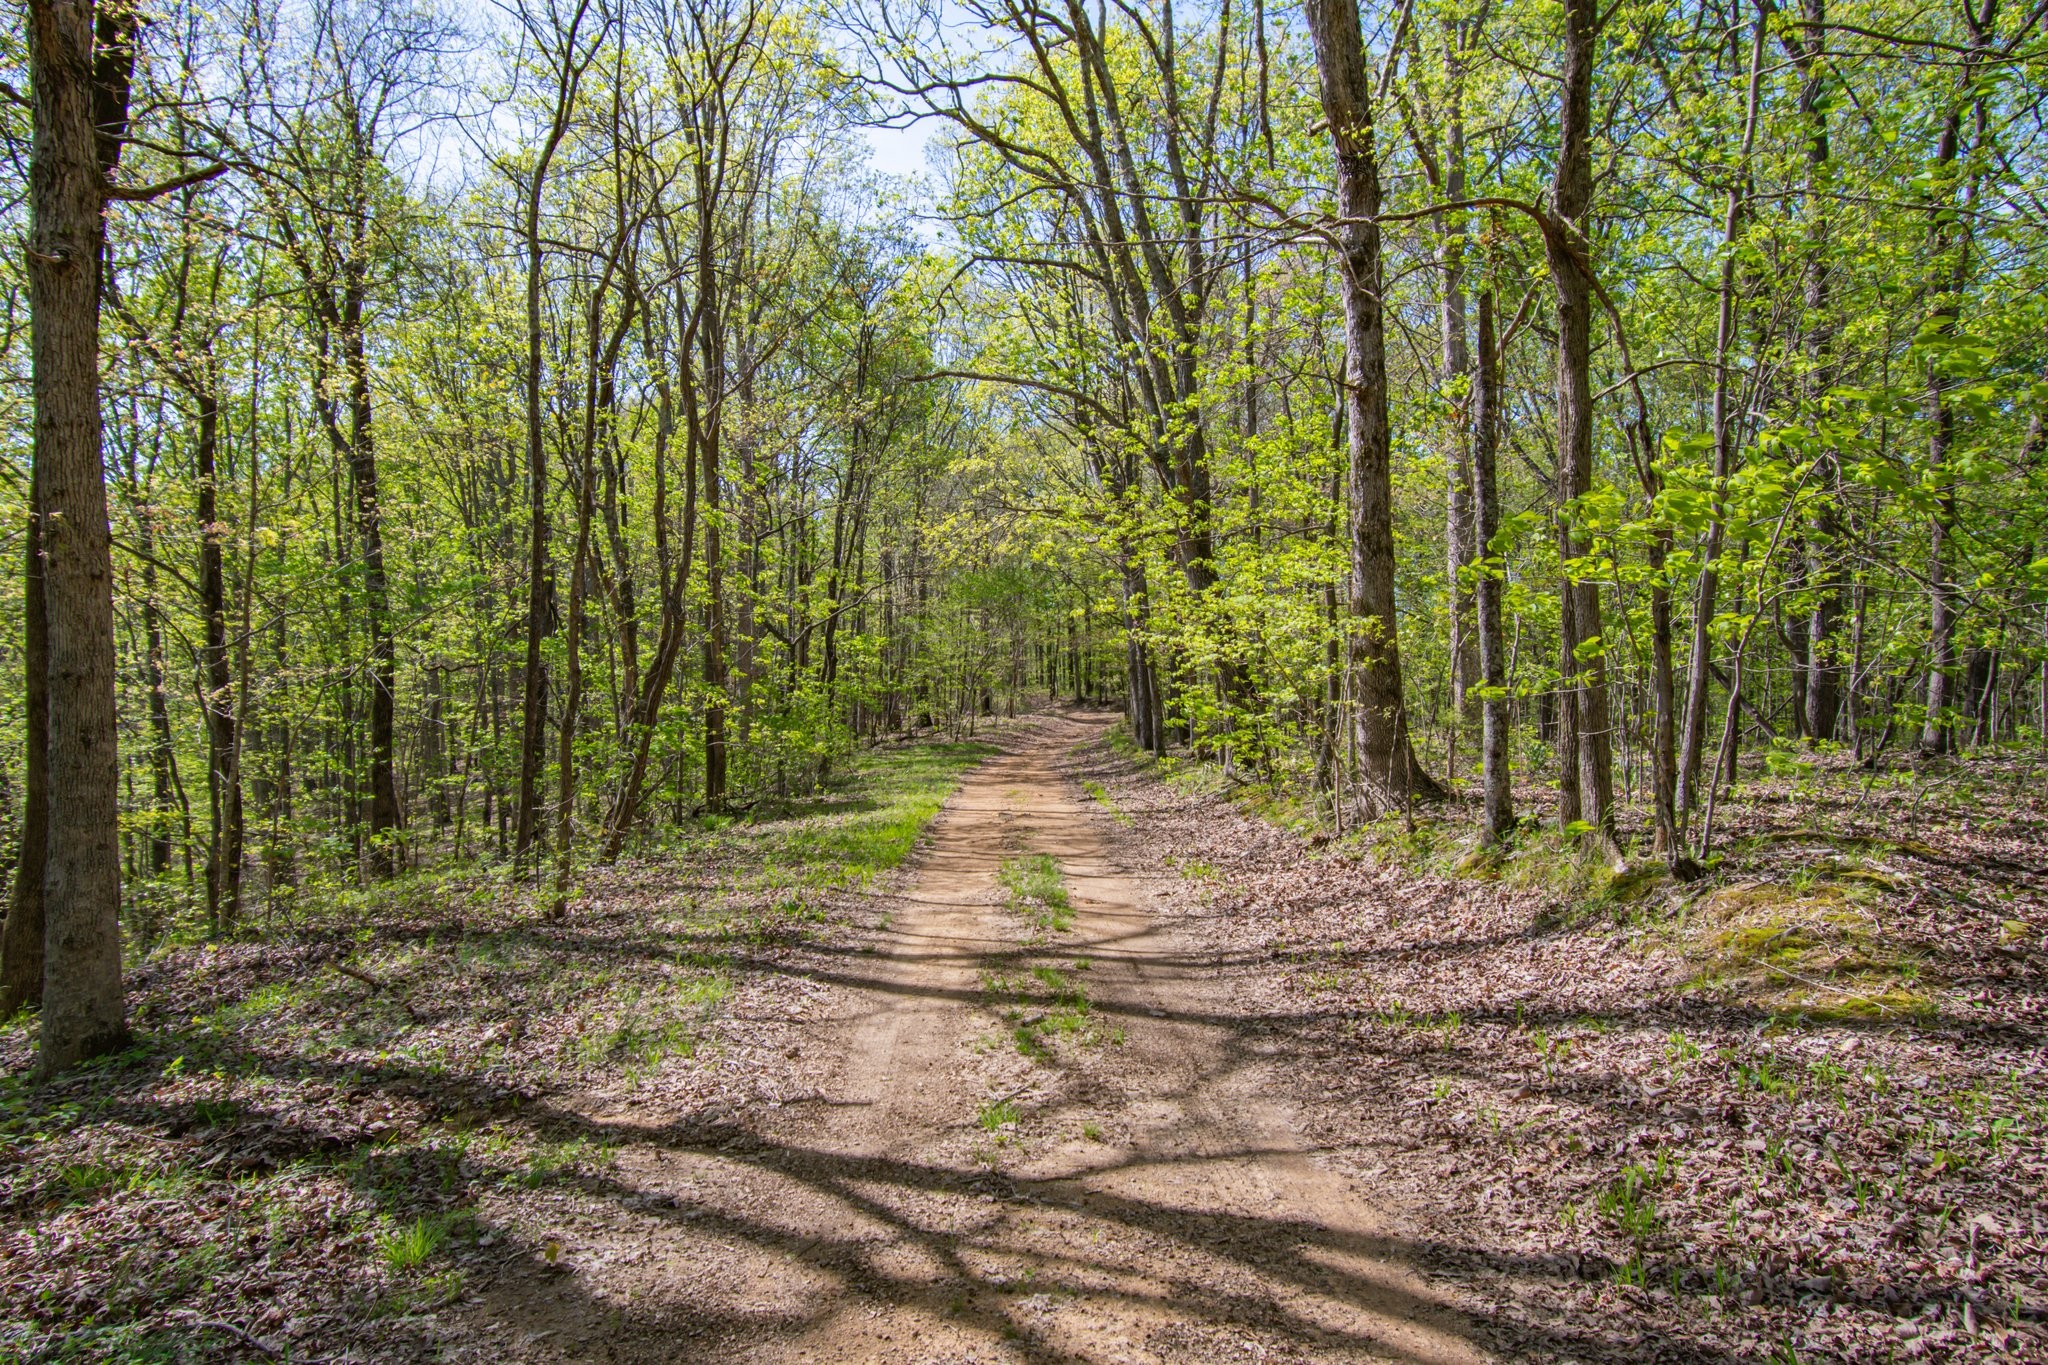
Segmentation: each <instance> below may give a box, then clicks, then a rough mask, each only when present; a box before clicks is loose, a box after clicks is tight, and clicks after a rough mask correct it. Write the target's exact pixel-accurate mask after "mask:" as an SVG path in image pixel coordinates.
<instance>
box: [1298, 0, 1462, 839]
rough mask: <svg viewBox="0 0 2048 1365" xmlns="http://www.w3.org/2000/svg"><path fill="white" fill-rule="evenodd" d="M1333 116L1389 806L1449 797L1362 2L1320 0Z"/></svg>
mask: <svg viewBox="0 0 2048 1365" xmlns="http://www.w3.org/2000/svg"><path fill="white" fill-rule="evenodd" d="M1308 16H1309V30H1310V32H1311V34H1312V35H1313V36H1314V39H1315V48H1316V66H1317V69H1318V70H1319V71H1320V72H1321V75H1322V98H1323V118H1324V119H1325V120H1326V121H1327V122H1328V124H1329V127H1330V144H1331V147H1332V150H1333V151H1334V153H1335V157H1336V163H1337V215H1338V221H1337V223H1336V224H1335V226H1334V228H1333V229H1332V236H1333V237H1334V239H1335V241H1336V243H1337V257H1338V271H1337V285H1338V291H1339V293H1340V294H1341V295H1342V297H1343V300H1344V343H1345V369H1344V411H1345V419H1346V420H1345V425H1346V433H1347V438H1348V441H1349V467H1348V473H1347V493H1348V506H1349V518H1348V522H1347V530H1348V533H1349V534H1348V544H1349V548H1350V556H1351V595H1350V602H1349V606H1350V614H1351V622H1350V627H1351V633H1350V636H1349V640H1350V651H1349V669H1350V672H1351V693H1352V695H1351V706H1352V716H1353V719H1352V724H1353V726H1354V728H1355V729H1356V731H1357V737H1358V739H1357V742H1358V751H1359V757H1360V762H1361V765H1362V767H1363V770H1364V776H1365V778H1366V780H1367V786H1366V798H1367V804H1368V805H1369V806H1371V807H1374V808H1376V809H1378V810H1380V811H1382V812H1385V811H1394V810H1399V809H1402V808H1403V807H1404V806H1405V805H1406V804H1407V803H1408V802H1409V801H1410V800H1411V799H1413V798H1416V797H1421V798H1424V799H1430V798H1434V797H1437V796H1439V795H1441V792H1440V790H1439V789H1438V787H1437V785H1436V782H1435V781H1434V780H1433V779H1432V778H1431V777H1430V776H1429V775H1428V774H1427V773H1425V772H1424V771H1423V770H1422V766H1421V765H1420V764H1419V763H1417V762H1416V760H1415V753H1414V749H1413V747H1412V746H1411V745H1410V743H1409V739H1408V705H1407V698H1406V697H1405V696H1404V695H1403V693H1402V689H1401V656H1400V649H1399V645H1398V641H1397V639H1396V636H1397V634H1398V632H1397V630H1396V626H1395V622H1396V619H1397V616H1396V611H1395V605H1394V526H1393V483H1392V474H1391V470H1390V465H1389V460H1390V458H1391V456H1390V450H1389V435H1388V429H1387V362H1386V324H1385V321H1384V317H1383V310H1382V305H1381V301H1380V295H1381V292H1382V289H1383V287H1384V282H1383V279H1382V270H1381V265H1380V229H1379V224H1378V223H1377V222H1376V221H1375V220H1376V219H1377V217H1378V215H1379V212H1380V181H1379V162H1378V154H1377V152H1376V151H1375V149H1374V147H1373V127H1372V91H1371V87H1370V85H1369V84H1368V82H1367V79H1366V71H1365V43H1364V39H1363V38H1362V37H1361V36H1360V34H1359V29H1358V5H1357V0H1310V3H1309V5H1308Z"/></svg>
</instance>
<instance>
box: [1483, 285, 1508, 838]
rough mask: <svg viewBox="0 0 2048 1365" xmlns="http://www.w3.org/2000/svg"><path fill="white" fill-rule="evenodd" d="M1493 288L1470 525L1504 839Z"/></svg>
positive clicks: (1495, 829)
mask: <svg viewBox="0 0 2048 1365" xmlns="http://www.w3.org/2000/svg"><path fill="white" fill-rule="evenodd" d="M1493 328H1494V323H1493V290H1492V289H1491V288H1487V289H1484V290H1482V291H1481V292H1480V295H1479V370H1478V373H1477V375H1476V376H1475V379H1476V380H1477V384H1476V385H1475V390H1476V391H1475V393H1474V395H1473V397H1474V402H1473V405H1472V524H1473V534H1474V539H1475V541H1476V545H1475V547H1474V549H1475V552H1476V553H1475V558H1476V560H1477V562H1478V564H1479V574H1478V577H1477V579H1476V580H1475V582H1474V583H1473V585H1472V595H1473V599H1474V606H1475V611H1474V616H1475V618H1476V619H1475V621H1474V624H1475V626H1476V627H1477V629H1476V631H1475V634H1477V636H1478V637H1479V639H1478V643H1479V674H1480V681H1481V682H1482V683H1483V684H1484V685H1485V688H1486V693H1485V697H1486V699H1485V702H1484V703H1483V707H1484V715H1485V721H1484V726H1485V729H1484V731H1483V737H1482V739H1481V741H1480V749H1479V757H1480V773H1481V779H1482V782H1483V785H1484V787H1485V791H1486V837H1487V838H1488V839H1489V840H1497V839H1501V838H1504V837H1506V835H1507V834H1508V832H1509V831H1510V830H1512V829H1513V828H1514V826H1515V807H1514V795H1513V792H1512V790H1511V786H1510V778H1509V774H1508V698H1507V640H1506V638H1505V636H1504V635H1503V633H1502V629H1501V596H1502V589H1503V588H1505V587H1506V586H1507V585H1506V584H1505V582H1503V581H1502V579H1500V578H1498V577H1496V576H1495V568H1494V565H1493V563H1492V562H1491V551H1490V546H1491V544H1492V541H1493V538H1494V537H1495V536H1496V535H1498V534H1499V533H1500V494H1499V491H1498V489H1497V488H1496V486H1495V481H1494V463H1495V458H1496V455H1497V453H1498V451H1499V448H1500V418H1501V411H1500V398H1501V364H1500V349H1499V346H1498V344H1497V342H1496V339H1495V337H1494V330H1493Z"/></svg>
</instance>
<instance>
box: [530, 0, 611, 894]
mask: <svg viewBox="0 0 2048 1365" xmlns="http://www.w3.org/2000/svg"><path fill="white" fill-rule="evenodd" d="M589 10H590V3H589V0H580V3H579V4H578V5H577V7H576V11H575V13H574V15H572V16H571V18H570V20H569V26H568V29H567V31H566V32H565V33H564V34H562V35H561V46H560V47H559V48H558V49H557V53H558V60H557V62H556V66H555V95H554V106H553V110H552V112H551V116H550V118H549V121H548V128H547V135H546V136H545V137H544V138H542V140H541V145H540V147H539V149H538V151H537V153H536V155H535V159H534V164H533V167H532V169H531V170H530V171H528V172H527V180H526V185H525V190H526V193H525V196H524V200H525V202H524V204H523V205H522V219H521V223H520V236H521V243H522V245H523V246H524V247H525V250H526V373H525V375H524V376H523V378H524V380H525V397H526V481H527V498H528V503H527V508H528V523H527V561H526V663H525V668H524V670H523V673H522V682H523V687H524V690H523V695H522V698H521V702H520V706H521V711H520V734H519V813H518V821H517V825H516V828H515V833H514V835H513V840H512V856H513V858H514V859H515V860H523V859H524V858H525V857H526V855H527V854H528V853H529V852H530V851H531V850H532V848H533V841H534V836H535V834H536V833H537V832H538V830H539V821H540V806H539V803H540V762H541V754H542V751H543V750H542V732H543V731H544V729H545V728H546V725H547V689H546V683H545V679H544V675H543V673H542V666H541V641H542V640H543V639H544V638H546V636H547V634H548V629H549V616H550V612H549V601H548V455H547V446H546V444H545V443H544V440H543V437H544V435H545V431H544V428H543V425H542V414H541V378H542V376H541V313H540V290H541V265H542V261H543V256H544V249H543V246H542V242H541V224H540V209H541V197H542V195H543V194H544V193H545V191H546V189H547V177H548V168H549V167H550V166H551V165H552V164H553V163H554V159H555V153H556V152H557V151H559V150H560V149H561V146H562V139H563V138H564V137H566V136H567V135H568V131H569V116H570V114H571V112H572V111H573V110H574V108H575V104H576V95H577V92H578V91H579V90H580V89H581V88H582V84H583V74H584V72H585V71H586V70H587V69H588V67H589V64H590V61H591V60H592V58H593V56H594V55H595V50H594V49H581V48H579V47H578V46H577V40H578V34H579V33H580V31H581V28H582V25H583V20H584V18H585V16H586V15H587V14H588V13H589ZM536 872H537V869H536Z"/></svg>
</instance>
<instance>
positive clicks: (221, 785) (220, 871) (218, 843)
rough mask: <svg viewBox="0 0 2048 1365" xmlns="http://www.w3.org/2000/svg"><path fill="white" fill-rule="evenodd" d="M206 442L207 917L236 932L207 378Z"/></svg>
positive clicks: (235, 774) (221, 578)
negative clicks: (210, 826)
mask: <svg viewBox="0 0 2048 1365" xmlns="http://www.w3.org/2000/svg"><path fill="white" fill-rule="evenodd" d="M194 398H195V399H196V401H197V404H198V409H199V441H198V448H197V450H196V451H195V452H194V465H195V469H196V472H197V475H198V483H199V490H198V491H199V610H200V613H201V614H202V615H203V616H204V617H205V622H204V629H205V645H204V647H203V649H202V651H201V661H202V671H203V673H204V675H205V677H204V680H203V686H204V688H205V693H204V699H205V707H204V709H205V713H206V758H207V795H208V798H209V801H208V805H209V807H210V809H211V813H212V816H213V837H212V838H211V839H210V840H209V841H208V843H207V849H206V919H207V924H208V926H209V927H210V928H211V929H212V931H213V932H214V933H232V932H233V931H234V929H235V927H236V926H237V924H238V923H239V922H240V920H241V909H242V775H241V772H240V771H239V768H240V765H239V764H238V762H237V761H236V760H237V756H238V754H237V749H236V744H235V723H236V722H235V706H234V700H233V697H234V677H233V674H232V672H231V670H230V668H229V664H228V621H227V610H228V606H227V579H226V575H225V573H224V571H223V568H222V563H221V547H220V543H221V538H222V536H223V534H224V532H225V528H224V527H222V526H221V524H220V489H219V486H218V483H219V471H218V468H217V456H218V455H219V451H220V398H219V396H218V395H217V394H216V393H215V392H213V391H212V390H211V389H209V388H206V387H205V386H204V385H203V384H202V385H201V386H199V391H198V392H197V393H195V394H194Z"/></svg>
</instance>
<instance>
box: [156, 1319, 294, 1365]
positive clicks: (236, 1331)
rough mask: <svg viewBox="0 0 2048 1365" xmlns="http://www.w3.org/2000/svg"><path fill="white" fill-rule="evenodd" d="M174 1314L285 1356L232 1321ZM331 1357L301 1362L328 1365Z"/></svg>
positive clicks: (266, 1352) (278, 1357)
mask: <svg viewBox="0 0 2048 1365" xmlns="http://www.w3.org/2000/svg"><path fill="white" fill-rule="evenodd" d="M174 1316H176V1317H180V1318H183V1319H185V1320H186V1321H188V1322H190V1323H191V1324H192V1326H194V1327H195V1328H199V1329H201V1330H205V1329H208V1328H211V1329H212V1330H214V1331H216V1332H226V1333H227V1334H228V1335H229V1336H231V1337H234V1338H235V1339H236V1340H238V1341H240V1342H241V1343H242V1344H243V1345H245V1346H247V1347H249V1349H251V1350H254V1351H261V1352H262V1353H263V1354H264V1355H266V1356H269V1357H270V1358H271V1359H272V1360H283V1359H284V1358H285V1356H284V1352H282V1351H280V1350H278V1349H277V1347H275V1346H272V1345H271V1344H270V1343H269V1342H267V1341H265V1340H264V1339H263V1338H262V1337H259V1336H256V1335H255V1334H254V1333H252V1332H249V1331H247V1330H246V1329H244V1328H241V1327H237V1326H235V1324H233V1323H232V1322H227V1321H224V1320H223V1319H220V1318H202V1317H199V1316H198V1315H197V1314H190V1313H179V1314H174ZM329 1359H330V1358H329V1357H327V1356H308V1357H307V1358H306V1359H305V1360H304V1361H303V1362H301V1365H328V1362H329Z"/></svg>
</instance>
